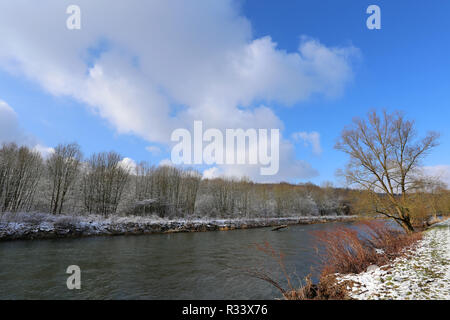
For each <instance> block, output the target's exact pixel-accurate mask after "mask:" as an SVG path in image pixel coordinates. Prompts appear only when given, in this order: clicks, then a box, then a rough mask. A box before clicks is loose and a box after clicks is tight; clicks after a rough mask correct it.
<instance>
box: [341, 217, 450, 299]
mask: <svg viewBox="0 0 450 320" xmlns="http://www.w3.org/2000/svg"><path fill="white" fill-rule="evenodd" d="M345 280H350V281H353V282H354V284H353V287H351V288H350V287H347V289H349V291H350V297H351V298H354V299H358V300H372V299H396V300H397V299H398V300H425V299H426V300H428V299H433V300H449V299H450V219H447V220H446V221H443V222H440V223H438V224H436V225H434V226H433V228H431V229H430V230H428V231H426V232H425V234H424V238H423V240H421V241H420V242H419V243H418V245H417V247H416V248H415V249H414V250H412V251H411V252H410V253H408V254H407V255H406V256H405V257H402V258H398V259H396V260H395V261H394V262H393V263H392V264H391V265H390V266H387V267H382V268H377V269H375V270H372V271H368V272H363V273H360V274H357V275H355V274H352V275H345V276H341V277H340V278H339V281H345Z"/></svg>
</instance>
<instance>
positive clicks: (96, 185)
mask: <svg viewBox="0 0 450 320" xmlns="http://www.w3.org/2000/svg"><path fill="white" fill-rule="evenodd" d="M121 159H122V158H121V156H120V155H119V154H117V153H115V152H109V153H106V152H103V153H98V154H94V155H92V156H91V158H90V159H89V161H88V168H87V172H86V173H85V175H84V177H83V196H84V205H85V207H86V209H87V211H88V212H89V213H97V214H102V215H103V216H108V215H109V214H114V213H116V211H117V207H118V205H119V202H120V200H121V198H122V193H123V190H124V188H125V186H126V184H127V181H128V176H129V172H130V168H124V167H123V166H122V165H121V163H120V161H121Z"/></svg>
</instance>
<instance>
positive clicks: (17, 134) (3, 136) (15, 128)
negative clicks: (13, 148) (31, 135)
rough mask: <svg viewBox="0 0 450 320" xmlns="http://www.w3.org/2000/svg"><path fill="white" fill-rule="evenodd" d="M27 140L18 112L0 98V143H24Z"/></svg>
mask: <svg viewBox="0 0 450 320" xmlns="http://www.w3.org/2000/svg"><path fill="white" fill-rule="evenodd" d="M26 140H27V137H26V136H25V135H24V133H23V131H22V129H21V128H20V125H19V120H18V117H17V114H16V112H15V111H14V110H13V108H11V107H10V106H9V105H8V104H7V103H6V102H5V101H2V100H0V144H2V143H9V142H16V143H23V142H25V141H26Z"/></svg>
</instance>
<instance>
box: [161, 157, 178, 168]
mask: <svg viewBox="0 0 450 320" xmlns="http://www.w3.org/2000/svg"><path fill="white" fill-rule="evenodd" d="M159 165H160V166H168V167H174V166H175V165H174V164H173V162H172V160H170V159H163V160H161V161H160V162H159Z"/></svg>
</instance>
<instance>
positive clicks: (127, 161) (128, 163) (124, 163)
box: [119, 158, 137, 173]
mask: <svg viewBox="0 0 450 320" xmlns="http://www.w3.org/2000/svg"><path fill="white" fill-rule="evenodd" d="M119 166H121V167H122V168H124V169H125V170H129V171H130V172H131V173H134V172H136V167H137V164H136V162H135V161H134V160H133V159H131V158H123V159H122V160H121V161H120V162H119Z"/></svg>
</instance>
